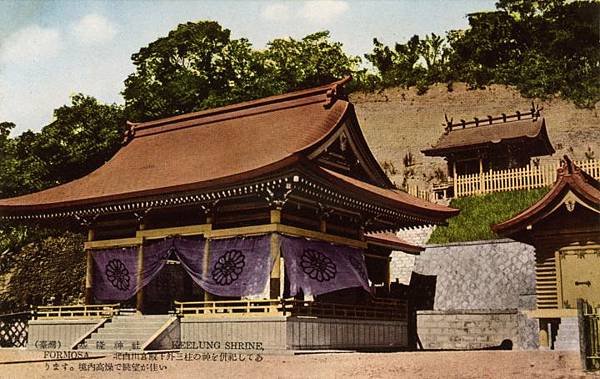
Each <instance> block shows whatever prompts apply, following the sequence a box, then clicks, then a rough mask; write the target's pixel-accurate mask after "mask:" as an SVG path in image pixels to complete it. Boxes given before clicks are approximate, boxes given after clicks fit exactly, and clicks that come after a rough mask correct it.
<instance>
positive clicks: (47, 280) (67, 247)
mask: <svg viewBox="0 0 600 379" xmlns="http://www.w3.org/2000/svg"><path fill="white" fill-rule="evenodd" d="M14 259H15V260H16V262H15V263H16V264H15V265H13V268H12V269H11V270H9V271H3V274H4V275H3V276H4V278H3V279H4V280H7V281H8V283H7V285H6V286H5V288H4V290H3V291H2V292H0V304H1V305H2V306H1V307H2V308H7V307H10V308H13V309H14V308H20V306H21V305H22V304H43V303H46V302H48V301H49V300H50V298H51V297H55V298H56V300H60V301H62V302H63V303H73V302H75V301H76V300H77V299H80V298H81V297H82V294H83V290H84V284H85V282H84V280H85V254H84V252H83V237H82V236H80V235H77V234H72V233H64V235H61V236H54V237H46V238H44V239H40V240H39V242H35V243H30V244H28V245H27V246H25V247H24V248H23V249H22V250H21V252H20V253H19V254H18V255H16V256H15V257H14Z"/></svg>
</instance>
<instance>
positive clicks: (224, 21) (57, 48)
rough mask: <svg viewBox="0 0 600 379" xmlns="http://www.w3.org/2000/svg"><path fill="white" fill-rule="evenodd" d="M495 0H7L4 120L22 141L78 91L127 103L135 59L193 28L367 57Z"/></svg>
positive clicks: (1, 7) (0, 20) (0, 112)
mask: <svg viewBox="0 0 600 379" xmlns="http://www.w3.org/2000/svg"><path fill="white" fill-rule="evenodd" d="M495 1H496V0H420V1H419V0H395V1H377V0H370V1H358V0H315V1H291V0H288V1H267V0H264V1H242V0H239V1H235V0H221V1H192V0H187V1H158V0H145V1H134V0H129V1H116V0H112V1H86V0H77V1H75V0H70V1H65V0H62V1H61V0H55V1H44V0H33V1H28V0H0V122H2V121H10V122H14V123H15V124H16V125H17V127H16V129H15V130H13V135H17V134H20V133H22V132H23V131H25V130H27V129H30V130H33V131H39V130H40V129H41V128H42V127H43V126H45V125H47V124H49V123H50V122H52V117H53V110H54V109H55V108H58V107H60V106H62V105H64V104H70V96H72V95H73V94H76V93H84V94H86V95H91V96H94V97H96V98H97V99H99V100H100V101H101V102H104V103H119V104H122V103H123V98H122V96H121V94H120V93H121V91H122V90H123V81H124V80H125V78H127V76H128V75H129V74H131V73H133V72H134V66H133V65H132V63H131V54H133V53H136V52H138V51H139V49H140V48H142V47H144V46H147V45H148V44H149V43H150V42H152V41H154V40H156V39H157V38H159V37H162V36H165V35H167V34H168V32H169V31H170V30H172V29H174V28H176V27H177V25H178V24H180V23H185V22H188V21H200V20H215V21H217V22H219V24H221V26H223V27H224V28H227V29H230V30H231V31H232V37H233V38H241V37H245V38H248V39H249V40H250V42H251V43H252V44H253V46H254V47H255V48H257V49H263V48H265V46H266V43H267V42H268V41H270V40H273V39H275V38H284V37H292V38H296V39H298V38H302V37H303V36H305V35H307V34H310V33H314V32H316V31H320V30H329V31H330V32H331V37H332V39H333V40H334V41H339V42H341V43H342V44H343V45H344V50H345V51H346V52H347V53H348V54H352V55H360V56H361V57H362V56H363V54H365V53H367V52H370V51H371V50H372V48H373V43H372V41H373V38H374V37H376V38H377V39H378V40H380V41H381V42H383V43H385V44H393V43H395V42H406V40H407V39H408V38H410V37H411V36H412V35H414V34H418V35H420V36H424V35H425V34H429V33H431V32H434V33H436V34H441V35H444V34H445V33H446V32H447V31H449V30H454V29H464V28H466V27H467V25H468V21H467V17H466V15H467V14H468V13H472V12H477V11H489V10H493V9H494V3H495Z"/></svg>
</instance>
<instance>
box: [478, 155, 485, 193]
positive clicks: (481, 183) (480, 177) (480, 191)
mask: <svg viewBox="0 0 600 379" xmlns="http://www.w3.org/2000/svg"><path fill="white" fill-rule="evenodd" d="M483 186H484V182H483V158H481V157H479V193H483V192H484V189H485V188H483Z"/></svg>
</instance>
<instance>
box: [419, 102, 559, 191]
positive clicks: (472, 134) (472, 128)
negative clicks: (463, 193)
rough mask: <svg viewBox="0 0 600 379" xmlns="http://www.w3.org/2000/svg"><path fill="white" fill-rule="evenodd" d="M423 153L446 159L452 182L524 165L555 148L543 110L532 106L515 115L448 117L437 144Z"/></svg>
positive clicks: (552, 151) (550, 152)
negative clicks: (468, 176) (472, 117)
mask: <svg viewBox="0 0 600 379" xmlns="http://www.w3.org/2000/svg"><path fill="white" fill-rule="evenodd" d="M421 152H422V153H423V154H425V155H426V156H429V157H443V158H445V160H446V162H447V165H448V176H449V177H450V178H451V180H450V181H449V183H448V184H449V185H451V184H452V181H454V182H455V181H456V179H457V177H458V176H465V175H476V174H479V175H481V174H482V173H484V172H487V171H490V170H494V171H498V170H507V169H516V168H523V167H525V166H527V165H528V164H529V163H530V160H531V158H532V157H538V156H544V155H552V154H554V152H555V151H554V148H553V147H552V144H551V143H550V139H549V138H548V131H547V130H546V122H545V120H544V117H543V116H542V114H541V110H540V109H538V108H535V107H534V106H533V105H532V108H531V109H530V110H529V111H528V112H516V113H515V114H511V115H507V114H504V113H503V114H502V115H501V116H496V117H492V116H486V117H481V118H474V119H473V120H470V121H465V120H460V122H454V121H453V120H446V124H445V129H444V133H443V134H442V135H441V137H440V138H439V140H438V141H437V143H436V144H435V145H433V146H432V147H431V148H428V149H424V150H422V151H421ZM455 184H456V183H454V188H456V185H455Z"/></svg>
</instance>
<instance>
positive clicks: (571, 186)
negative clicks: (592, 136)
mask: <svg viewBox="0 0 600 379" xmlns="http://www.w3.org/2000/svg"><path fill="white" fill-rule="evenodd" d="M576 203H579V204H576ZM563 204H564V206H565V207H567V209H568V207H570V206H571V205H572V206H583V207H585V208H586V209H589V210H592V211H594V212H596V213H598V214H599V215H600V182H598V181H597V180H596V179H594V178H593V177H591V176H590V175H589V174H587V173H586V172H585V171H583V170H581V169H580V168H579V167H577V166H576V165H575V164H574V163H573V162H572V161H571V159H569V157H567V156H566V155H565V157H564V164H563V165H562V167H561V168H559V169H558V177H557V179H556V182H555V183H554V185H553V186H552V188H551V189H550V191H549V192H548V193H547V194H546V195H545V196H544V197H543V198H541V199H540V200H539V201H538V202H536V203H535V204H533V205H532V206H530V207H529V208H527V209H525V210H524V211H522V212H521V213H519V214H518V215H516V216H514V217H513V218H511V219H510V220H507V221H504V222H502V223H499V224H496V225H493V226H492V230H493V231H494V232H496V233H497V234H499V235H501V236H507V237H511V238H514V239H517V240H519V241H523V242H528V243H530V242H531V238H530V235H529V234H530V230H532V226H534V225H535V224H537V223H539V222H540V221H542V220H544V219H546V218H548V217H550V216H551V215H552V214H554V213H555V212H557V211H558V210H559V209H560V208H561V206H562V205H563ZM569 204H571V205H569ZM571 210H573V208H571ZM574 217H576V216H574ZM599 217H600V216H599Z"/></svg>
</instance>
